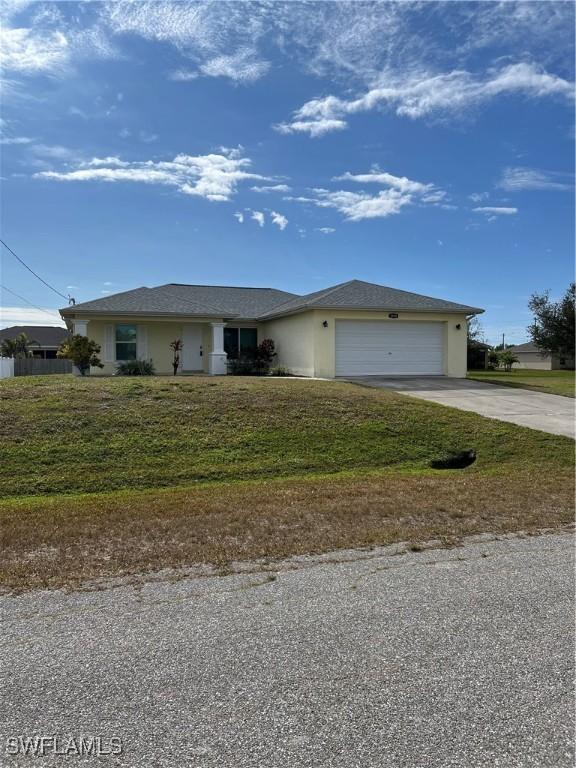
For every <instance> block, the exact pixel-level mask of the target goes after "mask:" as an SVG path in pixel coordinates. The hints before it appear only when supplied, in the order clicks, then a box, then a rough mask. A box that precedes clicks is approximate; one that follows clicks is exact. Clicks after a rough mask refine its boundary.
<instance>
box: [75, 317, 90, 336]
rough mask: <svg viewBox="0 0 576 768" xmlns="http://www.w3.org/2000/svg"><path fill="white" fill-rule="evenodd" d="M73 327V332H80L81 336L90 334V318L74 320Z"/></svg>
mask: <svg viewBox="0 0 576 768" xmlns="http://www.w3.org/2000/svg"><path fill="white" fill-rule="evenodd" d="M72 327H73V331H72V333H74V334H79V335H80V336H88V320H73V321H72Z"/></svg>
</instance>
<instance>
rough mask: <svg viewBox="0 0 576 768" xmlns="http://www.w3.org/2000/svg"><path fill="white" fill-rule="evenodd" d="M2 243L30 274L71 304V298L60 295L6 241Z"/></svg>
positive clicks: (0, 241) (1, 241)
mask: <svg viewBox="0 0 576 768" xmlns="http://www.w3.org/2000/svg"><path fill="white" fill-rule="evenodd" d="M0 243H2V245H3V246H4V248H6V249H7V250H8V251H10V253H11V254H12V256H14V258H15V259H17V260H18V261H19V262H20V264H22V266H23V267H26V269H27V270H28V272H31V273H32V274H33V275H34V277H37V278H38V280H40V282H41V283H44V285H45V286H46V287H47V288H50V290H51V291H54V293H56V294H58V296H61V297H62V298H63V299H66V301H68V302H70V296H65V295H64V294H63V293H60V291H58V290H57V289H56V288H54V286H53V285H50V283H47V282H46V280H44V279H43V278H42V277H40V275H38V274H37V273H36V272H34V270H33V269H32V268H31V267H29V266H28V264H26V262H25V261H23V260H22V259H21V258H20V256H18V254H16V253H14V251H13V250H12V248H10V246H9V245H6V243H5V242H4V240H0Z"/></svg>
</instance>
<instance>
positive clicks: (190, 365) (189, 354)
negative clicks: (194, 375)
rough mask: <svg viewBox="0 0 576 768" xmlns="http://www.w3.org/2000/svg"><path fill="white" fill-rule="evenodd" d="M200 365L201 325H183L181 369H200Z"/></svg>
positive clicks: (201, 366)
mask: <svg viewBox="0 0 576 768" xmlns="http://www.w3.org/2000/svg"><path fill="white" fill-rule="evenodd" d="M203 367H204V366H203V365H202V326H201V325H200V324H199V323H194V324H190V325H185V326H184V331H183V333H182V370H183V371H201V370H202V368H203Z"/></svg>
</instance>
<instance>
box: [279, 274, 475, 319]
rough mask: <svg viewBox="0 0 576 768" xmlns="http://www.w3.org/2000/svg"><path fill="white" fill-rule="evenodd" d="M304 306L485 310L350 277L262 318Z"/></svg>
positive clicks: (311, 307)
mask: <svg viewBox="0 0 576 768" xmlns="http://www.w3.org/2000/svg"><path fill="white" fill-rule="evenodd" d="M304 309H386V310H403V311H410V312H464V313H466V314H472V313H479V312H483V311H484V310H482V309H480V308H478V307H469V306H468V305H466V304H456V303H454V302H453V301H446V300H445V299H434V298H432V297H430V296H422V295H420V294H419V293H410V292H409V291H400V290H398V289H397V288H388V287H387V286H385V285H377V284H376V283H366V282H364V281H363V280H350V281H348V282H347V283H341V284H340V285H334V286H332V287H331V288H326V289H325V290H323V291H316V292H315V293H309V294H307V295H306V296H299V297H297V298H295V299H291V300H290V301H287V302H286V303H285V304H281V305H280V306H277V307H275V308H274V309H273V310H272V311H271V312H268V314H267V315H265V317H277V316H279V315H286V314H292V313H293V312H300V311H302V310H304Z"/></svg>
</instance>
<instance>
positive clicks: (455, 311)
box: [60, 280, 483, 378]
mask: <svg viewBox="0 0 576 768" xmlns="http://www.w3.org/2000/svg"><path fill="white" fill-rule="evenodd" d="M480 312H483V310H482V309H479V308H477V307H470V306H467V305H465V304H457V303H455V302H452V301H445V300H444V299H433V298H430V297H429V296H421V295H419V294H417V293H409V292H407V291H400V290H396V289H394V288H387V287H385V286H383V285H376V284H374V283H367V282H363V281H362V280H350V281H349V282H346V283H341V284H339V285H334V286H331V287H330V288H325V289H324V290H322V291H316V292H315V293H309V294H307V295H305V296H298V295H295V294H293V293H287V292H286V291H281V290H278V289H276V288H235V287H229V286H211V285H181V284H178V283H169V284H167V285H161V286H158V287H156V288H136V289H135V290H132V291H126V292H124V293H117V294H114V295H111V296H107V297H105V298H101V299H96V300H95V301H88V302H84V303H82V304H76V305H75V306H70V307H65V308H64V309H62V310H60V314H61V315H62V317H63V318H64V320H65V321H66V325H67V326H68V328H69V329H70V330H71V331H73V332H74V333H80V334H82V335H86V336H88V337H90V338H91V339H94V341H96V342H97V343H98V344H99V345H100V346H101V349H102V352H101V359H102V362H103V363H104V368H103V369H94V370H93V371H92V373H94V374H108V375H109V374H112V373H114V371H115V369H116V364H117V363H118V362H120V361H124V360H133V359H152V360H153V362H154V365H155V367H156V371H157V373H161V374H168V373H171V372H172V351H171V349H170V342H172V341H173V340H175V339H181V340H182V342H183V351H182V354H181V371H182V373H196V372H204V373H209V374H224V373H226V361H227V359H228V358H235V357H238V356H239V355H241V354H242V353H243V352H246V351H248V350H250V349H252V348H254V347H255V346H256V345H257V344H259V343H260V342H261V341H262V340H263V339H272V340H273V341H274V343H275V345H276V351H277V357H276V358H275V364H276V365H279V366H283V367H286V368H287V369H289V371H290V372H291V373H293V374H296V375H301V376H315V377H321V378H334V377H336V376H365V375H389V376H407V375H434V376H442V375H445V376H459V377H464V376H465V375H466V335H467V331H466V328H467V325H466V324H467V318H468V317H470V316H471V315H475V314H478V313H480Z"/></svg>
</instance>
